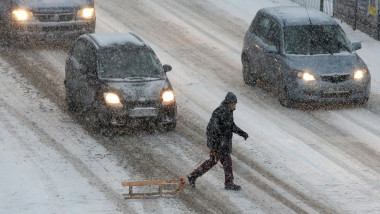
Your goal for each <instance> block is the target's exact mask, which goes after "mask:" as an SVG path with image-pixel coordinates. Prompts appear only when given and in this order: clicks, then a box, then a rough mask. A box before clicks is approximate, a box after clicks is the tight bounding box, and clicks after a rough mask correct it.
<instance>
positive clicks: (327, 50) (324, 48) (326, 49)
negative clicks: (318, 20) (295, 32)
mask: <svg viewBox="0 0 380 214" xmlns="http://www.w3.org/2000/svg"><path fill="white" fill-rule="evenodd" d="M301 30H302V31H303V32H305V33H306V35H307V36H308V37H309V39H311V40H312V41H313V42H314V43H317V45H319V46H321V47H322V48H323V50H325V51H326V52H328V53H330V54H331V55H334V53H333V52H332V51H331V50H329V49H328V48H326V47H325V46H324V45H322V44H321V43H319V41H317V40H315V39H314V38H313V37H312V36H311V35H310V34H309V32H307V31H306V30H304V29H302V28H301ZM309 54H310V55H312V54H311V53H309Z"/></svg>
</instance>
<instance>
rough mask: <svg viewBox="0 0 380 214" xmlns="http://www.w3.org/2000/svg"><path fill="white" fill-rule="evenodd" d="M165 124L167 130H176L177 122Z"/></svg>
mask: <svg viewBox="0 0 380 214" xmlns="http://www.w3.org/2000/svg"><path fill="white" fill-rule="evenodd" d="M163 126H164V130H165V131H167V132H171V131H174V130H175V127H176V126H177V122H171V123H168V124H165V125H163Z"/></svg>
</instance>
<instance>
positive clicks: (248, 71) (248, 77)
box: [242, 55, 257, 86]
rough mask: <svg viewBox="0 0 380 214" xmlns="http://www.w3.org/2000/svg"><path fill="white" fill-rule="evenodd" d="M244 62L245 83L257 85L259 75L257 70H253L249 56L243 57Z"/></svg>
mask: <svg viewBox="0 0 380 214" xmlns="http://www.w3.org/2000/svg"><path fill="white" fill-rule="evenodd" d="M242 64H243V79H244V82H245V84H247V85H250V86H255V85H256V82H257V75H256V72H253V71H252V70H253V69H252V67H251V64H250V62H249V60H248V58H247V56H246V55H243V57H242Z"/></svg>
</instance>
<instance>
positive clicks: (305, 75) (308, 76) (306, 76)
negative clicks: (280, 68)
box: [297, 72, 315, 82]
mask: <svg viewBox="0 0 380 214" xmlns="http://www.w3.org/2000/svg"><path fill="white" fill-rule="evenodd" d="M297 77H298V78H300V79H303V80H305V81H307V82H309V81H314V80H315V77H314V75H313V74H311V73H309V72H298V73H297Z"/></svg>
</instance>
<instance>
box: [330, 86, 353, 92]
mask: <svg viewBox="0 0 380 214" xmlns="http://www.w3.org/2000/svg"><path fill="white" fill-rule="evenodd" d="M326 92H327V93H347V92H349V89H348V88H347V87H342V86H341V87H339V86H338V87H330V88H328V89H327V90H326Z"/></svg>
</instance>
